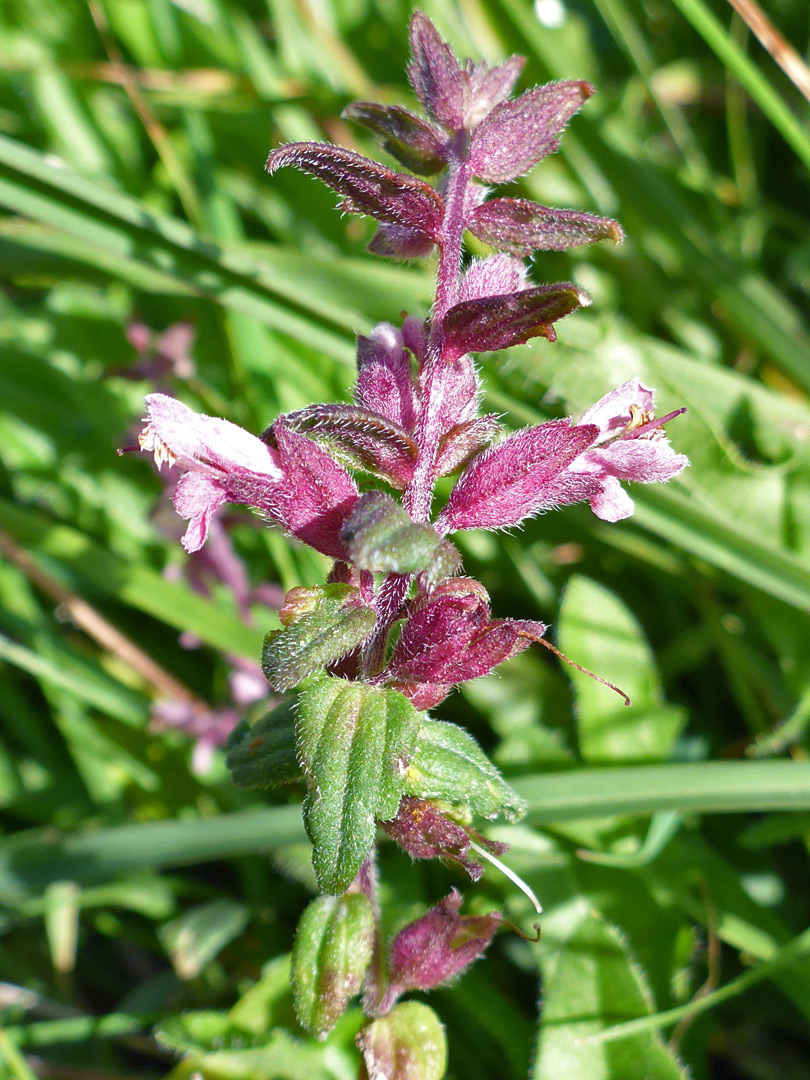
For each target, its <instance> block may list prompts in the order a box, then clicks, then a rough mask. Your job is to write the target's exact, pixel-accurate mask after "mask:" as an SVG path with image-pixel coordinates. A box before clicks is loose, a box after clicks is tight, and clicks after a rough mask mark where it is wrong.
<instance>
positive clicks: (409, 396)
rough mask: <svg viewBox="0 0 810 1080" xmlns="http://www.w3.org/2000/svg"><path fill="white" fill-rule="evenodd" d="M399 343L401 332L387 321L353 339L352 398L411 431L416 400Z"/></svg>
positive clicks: (408, 367) (408, 362)
mask: <svg viewBox="0 0 810 1080" xmlns="http://www.w3.org/2000/svg"><path fill="white" fill-rule="evenodd" d="M407 321H408V320H406V322H407ZM403 346H404V337H403V332H402V331H401V330H398V329H397V328H396V327H394V326H391V324H390V323H378V324H377V326H375V327H374V329H373V330H372V331H371V335H370V337H359V338H358V339H357V371H358V374H357V387H356V389H355V398H356V399H357V403H358V405H362V406H363V408H366V409H369V410H370V411H371V412H376V413H379V414H380V416H384V417H386V418H387V419H388V420H391V421H392V422H393V423H394V424H397V425H398V426H399V427H401V428H403V429H404V430H405V431H413V426H414V424H415V423H416V413H417V407H418V400H417V392H416V384H415V382H414V377H413V372H412V371H411V361H410V357H409V356H408V354H407V352H406V351H405V349H404V347H403Z"/></svg>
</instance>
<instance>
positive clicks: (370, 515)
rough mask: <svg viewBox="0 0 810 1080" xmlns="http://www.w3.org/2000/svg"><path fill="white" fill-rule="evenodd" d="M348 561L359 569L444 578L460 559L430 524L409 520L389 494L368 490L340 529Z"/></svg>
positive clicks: (451, 546) (450, 545)
mask: <svg viewBox="0 0 810 1080" xmlns="http://www.w3.org/2000/svg"><path fill="white" fill-rule="evenodd" d="M341 539H342V540H343V542H344V543H345V545H346V547H347V548H348V550H349V554H350V556H351V560H352V562H353V563H354V564H355V566H358V567H359V568H360V569H361V570H374V571H380V572H385V573H395V574H419V573H421V572H422V571H423V570H428V569H429V568H430V570H431V576H432V577H434V578H435V579H439V578H441V577H447V576H448V575H449V574H451V573H452V572H453V570H455V569H456V568H457V566H458V564H459V562H460V556H459V555H458V552H457V551H456V549H455V548H454V547H453V545H452V544H450V543H449V542H448V541H447V540H442V538H441V537H440V536H439V534H438V533H437V532H436V530H435V529H434V528H433V526H432V525H423V524H420V523H418V522H414V521H411V519H410V518H409V517H408V514H407V513H406V511H405V510H404V509H403V508H402V507H401V506H400V504H399V503H398V502H395V501H394V499H392V498H391V496H390V495H386V494H385V492H382V491H370V492H368V493H367V494H365V495H363V496H361V497H360V499H359V500H358V501H357V503H356V505H355V508H354V510H352V512H351V514H350V515H349V517H348V518H347V519H346V522H345V524H344V526H343V529H342V531H341Z"/></svg>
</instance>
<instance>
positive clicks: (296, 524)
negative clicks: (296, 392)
mask: <svg viewBox="0 0 810 1080" xmlns="http://www.w3.org/2000/svg"><path fill="white" fill-rule="evenodd" d="M272 431H273V434H272V438H273V440H274V441H275V444H276V446H277V447H278V455H279V458H280V460H281V463H282V466H283V468H284V474H285V483H284V484H283V485H279V486H278V487H277V488H276V489H275V490H274V491H273V492H272V493H270V494H269V495H268V497H267V499H266V501H265V502H264V503H254V504H253V505H258V506H259V508H260V509H263V510H266V511H267V512H268V513H270V514H271V515H272V516H273V517H274V518H276V519H277V520H278V521H279V522H280V523H281V524H282V525H283V526H284V528H285V529H286V530H287V531H288V532H290V533H292V535H293V536H297V537H298V539H299V540H303V542H304V543H305V544H309V545H310V547H314V548H315V550H316V551H320V552H322V553H323V554H324V555H330V556H331V557H332V558H333V559H342V558H345V555H346V550H345V548H344V546H343V544H342V543H341V540H340V529H341V526H342V525H343V522H344V521H345V519H346V517H347V516H348V515H349V514H350V513H351V509H352V507H353V506H354V504H355V502H357V496H358V491H357V485H356V484H355V482H354V480H352V478H351V476H349V474H348V473H347V472H346V470H345V469H344V468H343V466H342V465H339V464H338V463H337V462H336V461H334V460H333V458H331V457H330V456H329V454H327V453H326V451H325V450H322V449H321V447H320V446H318V445H316V444H315V443H314V442H312V440H311V439H308V438H307V437H306V436H305V435H298V434H297V433H296V432H294V431H290V429H289V428H288V427H287V426H286V424H285V423H284V417H279V418H278V420H276V422H275V424H273V429H272ZM234 487H235V490H236V492H237V493H238V490H239V485H238V484H236V483H235V484H234ZM235 501H244V500H239V499H237V500H235Z"/></svg>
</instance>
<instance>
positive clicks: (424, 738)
mask: <svg viewBox="0 0 810 1080" xmlns="http://www.w3.org/2000/svg"><path fill="white" fill-rule="evenodd" d="M405 791H406V793H407V794H408V795H413V796H415V797H416V798H419V799H439V800H441V801H442V802H449V803H452V804H453V805H454V806H457V807H461V806H463V807H465V808H466V809H467V811H468V812H469V813H472V814H479V815H480V816H481V817H485V818H496V817H498V816H500V815H503V817H505V818H506V820H507V821H518V820H519V819H520V818H521V817H523V816H524V814H525V813H526V803H525V802H524V800H523V799H522V798H521V797H520V796H519V795H518V794H517V793H516V792H515V791H513V790H512V788H511V787H510V786H509V785H508V784H507V783H506V781H505V780H504V778H503V777H502V776H501V774H500V772H499V771H498V769H497V768H496V767H495V766H494V765H493V764H492V762H491V761H490V760H489V758H488V757H487V756H486V754H485V753H484V751H483V750H482V749H481V747H480V746H479V745H478V743H477V742H476V741H475V739H474V738H473V737H472V735H470V734H469V732H467V731H465V730H464V728H461V727H458V725H456V724H449V723H447V722H446V721H444V720H430V719H428V718H426V719H425V720H423V721H422V725H421V727H420V728H419V737H418V738H417V740H416V749H415V750H414V754H413V758H412V760H411V764H410V767H409V769H408V773H407V779H406V786H405Z"/></svg>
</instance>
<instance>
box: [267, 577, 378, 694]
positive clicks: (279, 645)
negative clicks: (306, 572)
mask: <svg viewBox="0 0 810 1080" xmlns="http://www.w3.org/2000/svg"><path fill="white" fill-rule="evenodd" d="M281 618H282V623H283V624H284V625H283V626H282V628H281V629H280V630H271V631H270V633H269V634H268V635H267V636H266V637H265V639H264V647H263V649H262V670H263V671H264V674H265V676H266V678H267V681H268V682H269V683H270V685H271V686H272V687H273V689H274V690H279V691H284V690H290V689H292V687H293V686H297V685H298V683H300V682H301V681H302V680H303V679H306V678H308V677H309V676H310V675H315V674H317V673H318V672H319V671H322V670H323V669H324V668H325V667H326V666H327V664H330V663H332V662H333V661H335V660H339V659H340V658H341V657H342V656H345V655H346V654H347V653H350V652H351V651H352V649H354V648H356V646H358V645H360V644H361V643H362V642H363V641H365V639H366V638H367V637H368V636H369V634H370V633H371V631H372V630H373V629H374V622H375V619H376V616H375V614H374V611H373V610H372V609H371V608H370V607H369V606H367V605H366V604H364V603H363V601H362V599H361V596H360V591H359V589H355V588H353V587H352V586H350V585H342V584H332V585H319V586H316V587H313V588H310V589H304V588H299V589H294V590H293V591H292V593H290V594H289V595H288V597H287V601H286V603H285V606H284V607H283V608H282V610H281Z"/></svg>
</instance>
